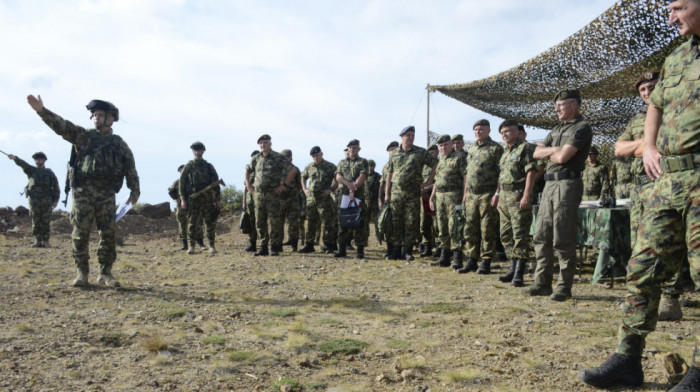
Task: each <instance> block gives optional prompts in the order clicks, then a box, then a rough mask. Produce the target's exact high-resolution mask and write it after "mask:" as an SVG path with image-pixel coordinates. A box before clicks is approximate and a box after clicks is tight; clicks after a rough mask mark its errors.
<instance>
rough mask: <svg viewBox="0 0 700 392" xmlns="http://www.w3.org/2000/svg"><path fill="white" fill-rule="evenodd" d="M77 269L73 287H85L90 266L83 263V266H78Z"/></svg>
mask: <svg viewBox="0 0 700 392" xmlns="http://www.w3.org/2000/svg"><path fill="white" fill-rule="evenodd" d="M76 269H77V270H78V276H76V277H75V279H73V283H72V285H73V287H87V285H88V274H89V272H90V268H89V267H88V266H87V265H85V266H79V267H78V268H76Z"/></svg>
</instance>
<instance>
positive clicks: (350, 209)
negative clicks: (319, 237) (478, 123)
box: [340, 200, 362, 229]
mask: <svg viewBox="0 0 700 392" xmlns="http://www.w3.org/2000/svg"><path fill="white" fill-rule="evenodd" d="M361 227H362V209H361V208H360V206H358V205H357V202H356V201H355V200H351V201H350V203H349V204H348V206H347V207H345V208H341V209H340V228H341V229H359V228H361Z"/></svg>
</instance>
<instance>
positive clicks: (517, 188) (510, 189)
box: [501, 182, 525, 192]
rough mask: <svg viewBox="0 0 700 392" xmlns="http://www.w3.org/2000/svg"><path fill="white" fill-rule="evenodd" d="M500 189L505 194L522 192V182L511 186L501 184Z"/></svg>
mask: <svg viewBox="0 0 700 392" xmlns="http://www.w3.org/2000/svg"><path fill="white" fill-rule="evenodd" d="M501 189H502V190H504V191H506V192H513V191H522V190H525V183H524V182H516V183H513V184H501Z"/></svg>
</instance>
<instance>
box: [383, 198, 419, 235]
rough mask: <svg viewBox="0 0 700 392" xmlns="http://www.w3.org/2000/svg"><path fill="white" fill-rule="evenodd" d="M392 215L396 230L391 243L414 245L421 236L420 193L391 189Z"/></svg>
mask: <svg viewBox="0 0 700 392" xmlns="http://www.w3.org/2000/svg"><path fill="white" fill-rule="evenodd" d="M389 205H390V206H391V215H392V219H391V222H392V225H393V226H394V230H393V232H392V233H391V243H392V244H394V245H405V246H413V245H415V244H416V242H417V241H418V239H419V236H420V214H421V208H420V194H419V193H408V192H403V191H399V190H394V189H392V190H391V203H390V204H389Z"/></svg>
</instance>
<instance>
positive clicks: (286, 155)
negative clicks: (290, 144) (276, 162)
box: [280, 148, 292, 158]
mask: <svg viewBox="0 0 700 392" xmlns="http://www.w3.org/2000/svg"><path fill="white" fill-rule="evenodd" d="M280 154H282V155H284V156H285V157H287V158H289V157H291V156H292V150H288V149H286V148H285V149H284V150H282V151H280Z"/></svg>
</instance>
